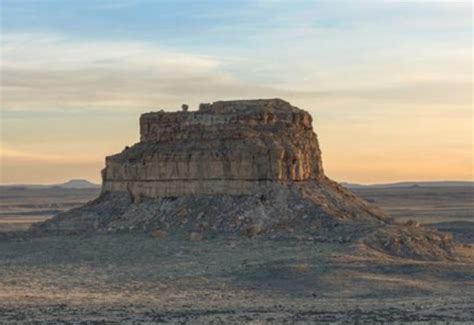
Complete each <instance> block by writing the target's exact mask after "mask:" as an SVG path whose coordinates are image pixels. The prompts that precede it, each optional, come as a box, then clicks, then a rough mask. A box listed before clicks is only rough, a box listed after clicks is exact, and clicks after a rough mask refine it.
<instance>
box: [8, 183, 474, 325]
mask: <svg viewBox="0 0 474 325" xmlns="http://www.w3.org/2000/svg"><path fill="white" fill-rule="evenodd" d="M371 191H372V190H371ZM377 191H378V192H375V191H372V192H370V193H368V192H365V193H358V194H361V195H362V196H364V197H366V198H368V199H369V200H371V201H374V202H375V203H376V204H378V205H381V206H382V207H384V208H385V209H386V210H387V211H388V213H389V214H390V215H391V216H393V217H395V218H396V219H403V218H405V216H406V215H410V218H411V219H417V220H419V221H429V222H438V221H443V222H441V223H437V224H432V226H433V227H436V228H437V229H440V230H442V231H447V232H454V237H455V239H457V240H460V241H461V242H462V243H464V244H466V245H465V246H459V248H458V250H459V253H460V254H461V255H462V256H464V257H465V258H463V259H460V260H458V261H451V262H420V261H414V260H408V259H397V258H389V257H387V256H382V255H376V254H373V253H372V252H366V251H364V250H363V249H359V248H360V247H356V246H354V245H352V246H350V245H348V244H345V243H329V242H325V243H321V242H312V241H298V240H264V239H237V238H211V239H208V240H204V241H189V240H187V239H186V238H179V237H174V238H169V237H167V238H163V239H158V238H151V237H149V236H147V235H145V234H141V233H123V234H114V235H93V236H92V235H91V236H47V237H31V236H28V235H27V234H26V233H25V232H19V233H18V232H13V231H14V230H26V229H27V228H28V226H29V224H30V223H31V222H35V221H38V220H42V218H49V217H50V214H49V215H48V214H47V212H44V211H50V212H51V211H52V210H55V209H57V210H64V209H67V208H69V205H73V206H76V205H78V204H81V202H85V201H88V200H90V199H92V198H93V197H94V196H95V195H97V191H83V192H74V191H70V192H61V193H60V192H59V191H56V192H54V190H53V192H51V191H49V192H47V193H46V192H41V191H39V190H38V191H36V192H34V191H33V193H26V192H24V191H19V192H18V191H17V192H16V193H13V194H12V193H11V192H5V191H4V192H2V193H0V194H1V195H2V196H1V197H0V198H1V204H0V206H1V211H0V323H1V324H23V323H35V322H36V323H51V324H56V323H73V324H74V323H78V324H79V323H80V324H83V323H90V324H108V323H110V324H115V323H136V324H141V323H179V324H183V323H190V324H224V323H225V324H227V323H246V324H247V323H254V324H275V323H276V324H278V323H300V324H307V323H315V322H316V323H317V322H333V323H377V322H378V323H381V322H388V323H397V322H401V323H405V322H408V321H410V322H415V323H420V324H431V323H441V324H446V322H448V323H467V324H469V323H474V271H473V270H474V262H473V260H474V250H473V248H472V246H469V245H468V244H473V243H474V231H473V227H472V225H473V223H472V222H471V221H472V220H473V210H472V208H473V204H472V202H471V201H472V200H471V197H472V196H471V194H472V192H471V190H470V189H468V190H464V192H462V191H461V192H460V191H459V189H456V190H450V189H448V190H446V189H444V190H436V189H434V190H433V189H430V190H426V189H424V192H422V189H419V188H417V189H405V190H404V191H402V190H395V191H394V190H393V189H390V190H377ZM443 191H444V194H443ZM446 191H447V192H446ZM453 191H454V192H453ZM31 194H34V195H31ZM48 213H49V212H48ZM430 218H431V219H430ZM2 220H3V221H4V222H1V221H2ZM456 220H461V221H456ZM463 220H464V221H463Z"/></svg>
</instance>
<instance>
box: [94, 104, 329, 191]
mask: <svg viewBox="0 0 474 325" xmlns="http://www.w3.org/2000/svg"><path fill="white" fill-rule="evenodd" d="M140 140H141V141H140V142H139V143H137V144H135V145H134V146H132V147H131V148H127V149H125V150H124V151H122V152H121V153H119V154H116V155H113V156H110V157H107V158H106V168H105V169H104V170H103V191H104V192H129V193H131V194H132V196H133V197H135V198H139V197H152V198H154V197H162V196H180V195H187V194H195V195H210V194H231V195H241V194H249V193H252V192H254V191H256V190H258V189H259V188H261V187H262V186H266V185H268V183H272V182H289V181H291V182H294V181H297V182H300V181H308V180H317V179H319V178H321V177H323V176H324V174H323V168H322V162H321V152H320V149H319V145H318V140H317V136H316V134H315V133H314V132H313V128H312V118H311V116H310V115H309V114H308V113H307V112H305V111H303V110H301V109H298V108H296V107H293V106H291V105H290V104H289V103H287V102H285V101H283V100H280V99H270V100H241V101H219V102H215V103H213V104H201V105H200V107H199V110H198V111H194V112H185V111H182V112H173V113H167V112H154V113H146V114H143V115H142V116H141V118H140Z"/></svg>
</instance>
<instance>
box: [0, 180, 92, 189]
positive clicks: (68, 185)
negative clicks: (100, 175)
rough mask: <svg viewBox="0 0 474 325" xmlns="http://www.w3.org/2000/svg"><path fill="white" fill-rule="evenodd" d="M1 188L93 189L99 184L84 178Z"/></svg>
mask: <svg viewBox="0 0 474 325" xmlns="http://www.w3.org/2000/svg"><path fill="white" fill-rule="evenodd" d="M0 187H1V188H5V189H6V188H8V189H14V190H22V189H23V190H26V189H30V190H33V189H38V190H39V189H51V188H63V189H95V188H100V185H99V184H94V183H91V182H89V181H88V180H85V179H71V180H69V181H67V182H65V183H61V184H53V185H40V184H15V185H2V186H0Z"/></svg>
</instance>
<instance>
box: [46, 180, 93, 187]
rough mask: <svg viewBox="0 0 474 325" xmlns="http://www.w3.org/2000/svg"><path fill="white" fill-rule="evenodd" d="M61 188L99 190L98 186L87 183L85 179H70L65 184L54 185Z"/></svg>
mask: <svg viewBox="0 0 474 325" xmlns="http://www.w3.org/2000/svg"><path fill="white" fill-rule="evenodd" d="M54 186H56V187H61V188H70V189H86V188H99V187H100V185H98V184H94V183H91V182H89V181H88V180H85V179H71V180H69V181H67V182H65V183H62V184H57V185H54Z"/></svg>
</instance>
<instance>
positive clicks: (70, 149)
mask: <svg viewBox="0 0 474 325" xmlns="http://www.w3.org/2000/svg"><path fill="white" fill-rule="evenodd" d="M0 27H1V30H0V51H1V52H0V59H1V60H0V114H1V124H0V128H1V130H0V131H1V133H0V137H1V143H0V159H1V160H0V162H1V169H0V183H2V184H19V183H22V184H24V183H43V184H53V183H59V182H63V181H66V180H68V179H71V178H85V179H88V180H90V181H94V182H100V170H101V169H102V168H103V167H104V164H105V162H104V158H105V156H107V155H111V154H114V153H117V152H119V151H121V150H122V149H123V147H124V146H126V145H131V144H133V143H136V142H137V141H138V132H139V131H138V118H139V116H140V114H141V113H143V112H148V111H153V110H160V109H165V110H169V111H174V110H178V109H179V107H181V104H183V103H187V104H189V106H190V109H191V110H193V109H196V108H197V106H198V104H199V103H201V102H204V103H207V102H213V101H217V100H225V99H243V98H275V97H277V98H282V99H285V100H287V101H290V102H291V103H292V104H293V105H295V106H298V107H300V108H302V109H305V110H307V111H309V112H310V113H311V114H312V116H313V120H314V122H313V125H314V128H315V131H316V133H317V134H318V137H319V141H320V145H321V149H322V152H323V164H324V168H325V171H326V174H327V175H328V176H329V177H331V178H333V179H335V180H338V181H347V182H355V183H382V182H394V181H403V180H448V179H449V180H473V161H474V151H473V138H474V131H473V106H472V89H473V88H472V54H473V53H472V4H471V2H470V1H447V0H445V1H440V0H437V1H436V0H433V1H422V0H412V1H388V0H372V1H369V0H367V1H363V0H347V1H344V0H330V1H317V0H314V1H299V0H292V1H290V0H288V1H272V0H255V1H245V0H240V1H232V0H229V1H200V0H194V1H183V0H169V1H165V0H163V1H160V0H103V1H99V0H94V1H93V0H81V1H62V0H2V1H1V2H0Z"/></svg>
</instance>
